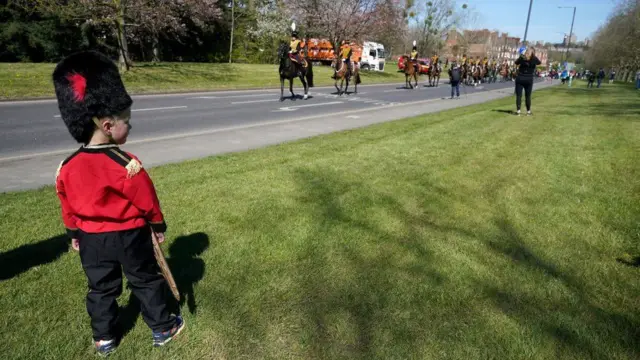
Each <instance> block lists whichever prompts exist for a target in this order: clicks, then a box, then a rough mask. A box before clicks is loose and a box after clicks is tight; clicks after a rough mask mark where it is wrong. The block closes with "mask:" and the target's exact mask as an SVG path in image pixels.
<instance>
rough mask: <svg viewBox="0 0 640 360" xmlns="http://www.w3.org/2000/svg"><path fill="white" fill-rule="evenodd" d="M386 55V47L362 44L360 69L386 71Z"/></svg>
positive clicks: (368, 43) (377, 44)
mask: <svg viewBox="0 0 640 360" xmlns="http://www.w3.org/2000/svg"><path fill="white" fill-rule="evenodd" d="M386 55H387V54H386V53H385V51H384V45H382V44H380V43H375V42H371V41H365V42H364V43H363V44H362V60H361V61H360V68H361V69H362V70H373V71H384V66H385V57H386Z"/></svg>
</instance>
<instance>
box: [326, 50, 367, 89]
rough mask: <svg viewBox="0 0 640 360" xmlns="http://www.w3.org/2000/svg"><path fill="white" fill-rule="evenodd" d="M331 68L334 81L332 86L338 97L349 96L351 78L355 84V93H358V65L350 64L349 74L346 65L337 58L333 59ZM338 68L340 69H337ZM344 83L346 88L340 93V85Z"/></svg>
mask: <svg viewBox="0 0 640 360" xmlns="http://www.w3.org/2000/svg"><path fill="white" fill-rule="evenodd" d="M331 66H332V67H333V78H334V79H335V80H336V81H335V83H334V84H333V86H335V87H336V90H338V95H340V96H342V94H345V93H346V94H347V95H348V94H349V83H350V82H351V77H353V79H354V82H355V93H356V94H357V93H358V84H360V83H361V82H362V81H360V64H359V63H355V62H351V72H349V71H348V70H349V69H348V66H347V63H346V62H344V61H342V60H341V59H340V58H339V57H338V56H336V57H335V58H334V59H333V63H332V64H331ZM338 66H340V68H338ZM338 81H340V87H338ZM345 82H346V85H347V86H346V87H345V88H344V91H342V85H344V84H345Z"/></svg>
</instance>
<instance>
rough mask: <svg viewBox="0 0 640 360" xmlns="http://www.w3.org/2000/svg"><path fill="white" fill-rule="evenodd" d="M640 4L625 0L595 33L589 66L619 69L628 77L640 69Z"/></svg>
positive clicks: (588, 55)
mask: <svg viewBox="0 0 640 360" xmlns="http://www.w3.org/2000/svg"><path fill="white" fill-rule="evenodd" d="M638 39H640V1H638V0H622V1H621V2H620V3H619V4H618V6H617V7H616V9H615V10H614V11H613V13H612V14H611V15H610V17H609V19H608V21H607V22H606V23H605V24H604V25H603V26H601V27H600V28H599V29H598V31H597V32H596V34H595V36H594V38H593V42H592V44H591V46H590V48H589V50H588V51H587V54H586V62H587V66H589V67H590V68H591V69H593V70H595V69H597V68H601V67H602V68H616V69H620V70H623V71H625V72H626V73H627V74H628V73H632V72H633V71H635V70H637V69H640V47H638V46H637V42H638Z"/></svg>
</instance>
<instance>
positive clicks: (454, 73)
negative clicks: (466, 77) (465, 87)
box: [451, 68, 460, 82]
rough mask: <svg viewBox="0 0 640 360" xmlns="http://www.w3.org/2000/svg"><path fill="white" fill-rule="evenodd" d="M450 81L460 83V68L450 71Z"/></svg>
mask: <svg viewBox="0 0 640 360" xmlns="http://www.w3.org/2000/svg"><path fill="white" fill-rule="evenodd" d="M451 81H455V82H458V81H460V68H453V69H451Z"/></svg>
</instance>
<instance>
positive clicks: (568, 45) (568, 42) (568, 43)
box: [558, 6, 576, 57]
mask: <svg viewBox="0 0 640 360" xmlns="http://www.w3.org/2000/svg"><path fill="white" fill-rule="evenodd" d="M571 8H573V18H571V30H569V39H567V49H566V50H565V57H566V56H567V54H569V47H570V46H571V37H572V36H573V22H574V21H575V20H576V7H575V6H558V9H571Z"/></svg>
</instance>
